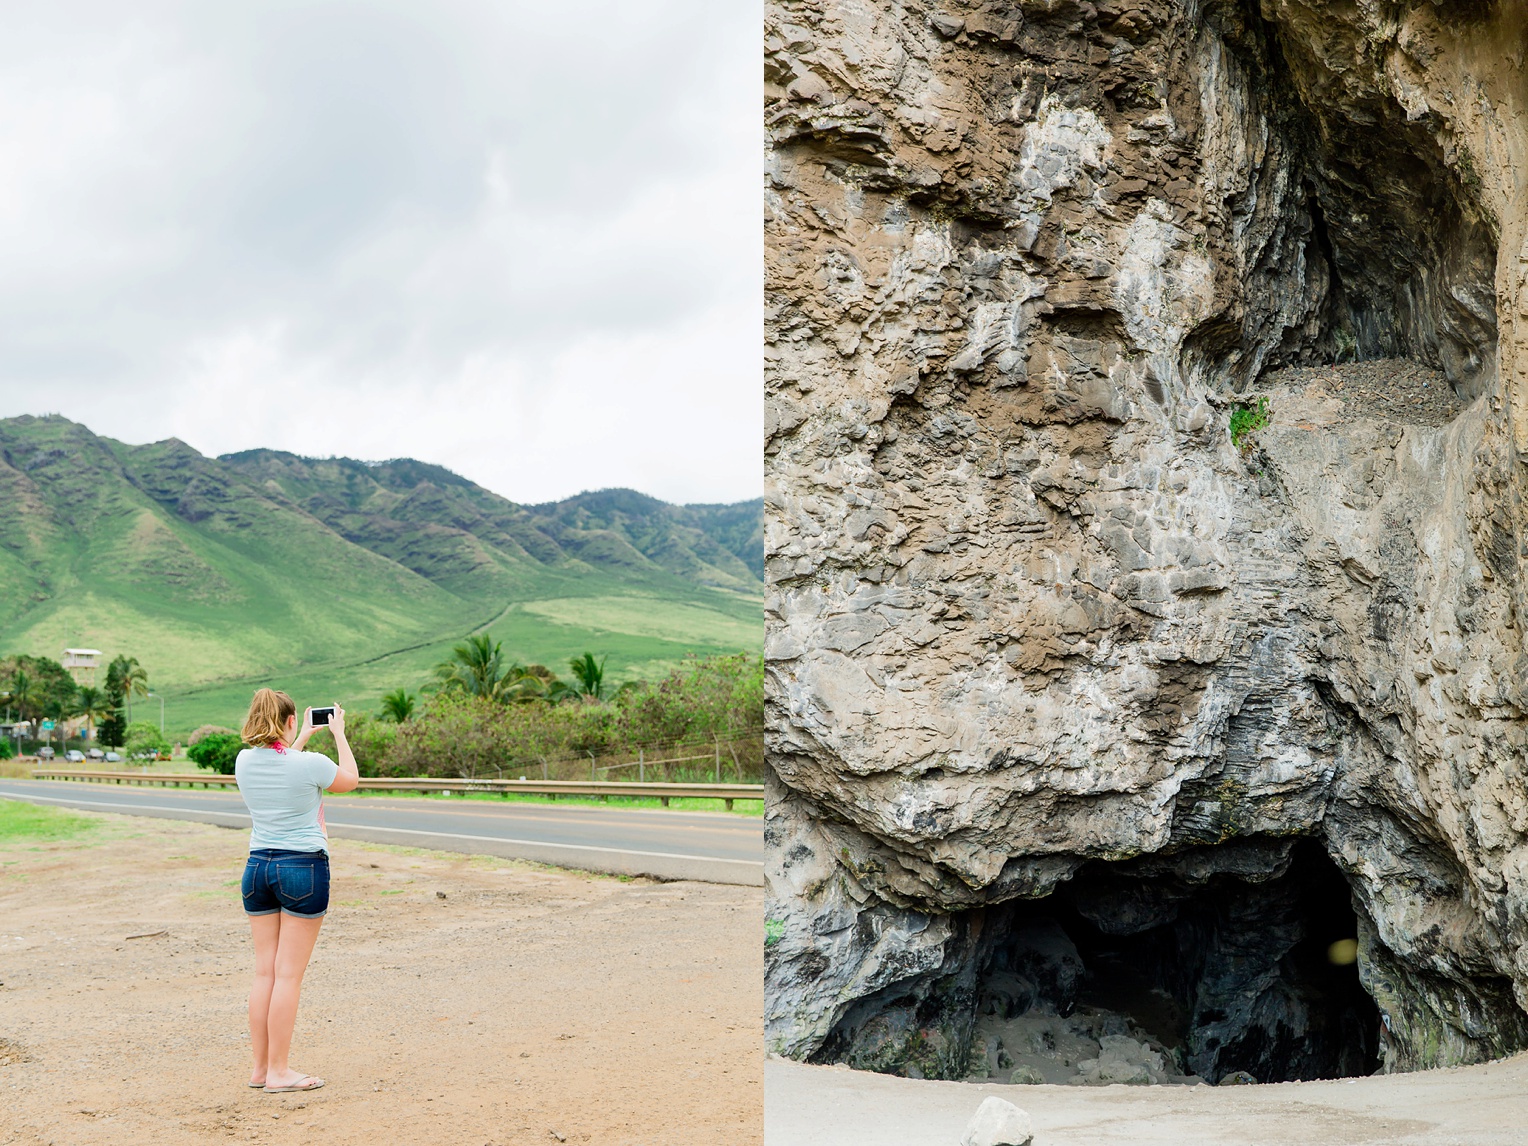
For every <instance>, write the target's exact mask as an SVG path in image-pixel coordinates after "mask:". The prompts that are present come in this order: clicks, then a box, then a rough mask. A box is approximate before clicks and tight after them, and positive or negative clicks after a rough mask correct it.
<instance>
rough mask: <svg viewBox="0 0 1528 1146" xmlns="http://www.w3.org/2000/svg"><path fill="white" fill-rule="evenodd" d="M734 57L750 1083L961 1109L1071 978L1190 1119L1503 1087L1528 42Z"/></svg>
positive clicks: (941, 46)
mask: <svg viewBox="0 0 1528 1146" xmlns="http://www.w3.org/2000/svg"><path fill="white" fill-rule="evenodd" d="M766 47H767V53H768V55H767V65H766V83H767V92H766V94H767V97H768V99H767V108H766V118H767V124H768V132H769V140H770V148H769V160H768V173H767V276H768V287H767V290H768V293H767V332H766V342H767V347H766V355H767V393H768V399H767V403H768V404H767V416H766V429H767V434H768V440H767V446H766V458H767V462H766V466H767V479H768V480H767V498H766V538H765V540H766V554H767V566H766V568H767V578H768V582H769V599H768V614H767V617H768V646H767V648H768V652H767V656H768V662H769V681H770V694H769V728H770V733H769V735H770V741H769V743H770V751H771V761H772V765H773V778H772V781H771V782H772V797H771V802H770V807H769V811H768V819H767V825H766V830H767V833H768V835H767V839H768V842H769V854H770V873H769V877H770V897H771V898H770V909H769V910H770V914H771V917H772V918H773V919H775V920H777V921H779V922H778V924H777V926H776V929H775V931H774V932H773V933H772V934H773V935H778V939H777V941H774V942H772V945H771V946H770V947H769V949H768V964H767V992H766V1006H767V1020H768V1037H769V1041H770V1044H771V1046H772V1048H774V1049H776V1050H778V1051H780V1052H783V1053H785V1054H789V1055H792V1056H796V1057H815V1058H818V1059H836V1060H842V1061H848V1062H851V1063H856V1064H859V1065H865V1066H871V1067H875V1068H877V1069H887V1070H903V1071H906V1072H908V1073H923V1074H933V1075H941V1076H944V1077H956V1076H960V1075H962V1074H964V1073H966V1072H968V1071H970V1070H971V1069H972V1068H973V1062H975V1061H977V1060H978V1059H980V1058H982V1057H983V1055H984V1048H983V1047H982V1046H981V1045H978V1044H980V1042H981V1039H980V1038H978V1028H979V1025H980V1024H981V1023H983V1022H987V1023H989V1025H990V1023H991V1022H993V1021H997V1020H998V1019H1002V1020H1003V1021H1007V1020H1006V1019H1005V1018H1004V1016H1005V1015H1006V1014H1008V1013H1010V1012H1013V1011H1014V1010H1015V1009H1017V1010H1019V1011H1022V1010H1023V1008H1024V1007H1039V1008H1041V1009H1042V1010H1048V1011H1055V1012H1056V1013H1058V1014H1063V1013H1065V1012H1066V1011H1067V1009H1068V1008H1070V1007H1071V1006H1074V1005H1077V1000H1076V999H1075V998H1074V997H1073V996H1071V995H1068V994H1067V990H1066V989H1065V986H1064V984H1060V985H1058V984H1057V983H1055V982H1052V983H1050V986H1047V985H1046V984H1047V982H1049V980H1047V976H1048V975H1049V976H1050V979H1054V978H1055V976H1054V975H1051V973H1050V972H1044V973H1042V972H1041V971H1038V970H1035V968H1036V967H1041V966H1045V967H1049V966H1052V965H1055V966H1063V965H1065V964H1066V963H1067V962H1068V960H1070V959H1072V958H1073V956H1074V955H1075V956H1076V958H1077V960H1078V961H1079V970H1078V972H1077V974H1078V975H1079V976H1081V978H1082V980H1084V981H1089V980H1090V981H1092V982H1093V983H1094V984H1095V987H1097V986H1098V985H1099V983H1100V982H1101V981H1102V980H1104V979H1106V978H1107V977H1108V976H1107V971H1106V968H1105V967H1104V965H1103V964H1100V963H1099V962H1098V961H1099V960H1100V959H1104V960H1105V962H1107V959H1108V958H1115V959H1118V958H1121V957H1125V956H1128V957H1129V958H1131V959H1135V960H1136V961H1137V966H1138V967H1144V968H1155V969H1156V974H1157V981H1156V983H1155V986H1154V988H1153V989H1155V990H1156V991H1158V993H1159V994H1162V995H1163V996H1164V997H1170V998H1171V1000H1172V1002H1173V1003H1174V1005H1175V1006H1176V1007H1177V1008H1178V1009H1179V1010H1180V1011H1181V1012H1182V1017H1183V1021H1182V1030H1181V1031H1180V1032H1179V1033H1180V1035H1181V1049H1182V1052H1183V1054H1184V1056H1185V1060H1186V1061H1185V1062H1184V1063H1183V1064H1180V1066H1184V1067H1191V1068H1192V1069H1193V1070H1194V1071H1195V1072H1196V1073H1198V1074H1200V1075H1202V1076H1203V1077H1207V1078H1209V1079H1210V1080H1211V1081H1216V1080H1218V1079H1220V1078H1224V1077H1227V1076H1230V1075H1232V1074H1234V1073H1235V1072H1236V1071H1238V1070H1243V1071H1248V1072H1250V1073H1251V1074H1253V1075H1255V1076H1257V1077H1260V1078H1265V1079H1266V1078H1268V1077H1307V1076H1311V1075H1314V1074H1323V1073H1351V1072H1354V1071H1358V1070H1367V1069H1373V1068H1374V1066H1375V1065H1376V1064H1378V1065H1379V1066H1380V1067H1381V1068H1382V1069H1389V1070H1396V1069H1413V1068H1419V1067H1428V1066H1435V1065H1441V1064H1446V1063H1458V1062H1468V1061H1475V1060H1480V1059H1485V1058H1489V1057H1493V1056H1498V1055H1501V1054H1504V1053H1507V1052H1510V1051H1512V1050H1515V1049H1517V1048H1519V1047H1522V1046H1525V1045H1528V1012H1525V1007H1528V722H1525V716H1528V658H1525V656H1524V649H1523V643H1524V627H1525V625H1528V612H1525V604H1528V601H1525V590H1528V582H1525V578H1524V570H1525V559H1528V544H1525V540H1528V539H1525V537H1524V533H1523V524H1524V518H1525V510H1524V506H1523V495H1524V492H1525V487H1528V464H1525V463H1528V452H1525V451H1528V243H1525V239H1528V193H1525V192H1528V188H1525V182H1528V119H1525V118H1524V113H1525V106H1524V105H1525V100H1528V72H1525V65H1528V9H1524V8H1523V7H1522V6H1521V5H1518V4H1514V3H1507V2H1505V0H1497V2H1495V3H1493V2H1491V0H1394V2H1390V3H1379V2H1375V0H1356V2H1351V3H1342V4H1336V3H1333V4H1324V3H1315V2H1311V3H1299V2H1295V0H1205V2H1202V3H1195V2H1190V0H1184V2H1180V3H1169V2H1167V0H1101V2H1096V3H1089V2H1080V0H1026V2H1024V3H1021V4H1013V3H983V4H979V3H963V2H961V0H943V2H940V3H918V2H913V0H908V2H905V3H895V2H887V3H862V2H856V0H801V2H790V0H771V2H770V3H769V5H768V7H767V28H766ZM1380 360H1384V361H1385V362H1387V363H1390V364H1391V365H1392V366H1393V369H1388V372H1387V371H1379V372H1376V370H1375V369H1374V367H1375V364H1376V363H1377V362H1379V361H1380ZM1365 371H1367V373H1365ZM1359 374H1362V375H1363V381H1364V385H1363V386H1354V385H1350V382H1351V381H1352V380H1354V379H1356V378H1357V377H1358V375H1359ZM1375 386H1379V387H1380V388H1381V389H1384V390H1385V392H1384V393H1383V394H1382V395H1381V399H1382V400H1379V399H1371V400H1366V399H1365V398H1364V394H1365V393H1370V394H1371V395H1372V392H1373V390H1374V388H1375ZM1365 387H1367V390H1366V389H1365ZM1386 388H1388V389H1386ZM1440 395H1441V396H1440ZM1412 410H1415V411H1416V414H1415V415H1413V414H1411V413H1410V412H1409V411H1412ZM1233 416H1234V417H1235V420H1236V429H1237V432H1236V434H1235V435H1234V439H1235V440H1233V434H1232V421H1233ZM1311 849H1314V852H1312V851H1311ZM1302 857H1303V858H1302ZM1318 861H1319V862H1318ZM1323 880H1324V881H1325V883H1323V882H1322V881H1323ZM1334 885H1335V887H1336V895H1337V901H1338V908H1332V906H1331V902H1330V900H1331V897H1332V895H1333V891H1332V887H1333V886H1334ZM1344 912H1346V913H1347V916H1346V918H1345V919H1344V918H1343V914H1344ZM1048 929H1050V930H1048ZM1344 930H1347V931H1348V932H1349V933H1350V935H1351V937H1352V938H1354V939H1356V940H1357V963H1356V969H1357V975H1356V978H1355V980H1354V982H1355V983H1357V984H1361V987H1362V994H1363V995H1364V996H1366V997H1367V999H1368V1000H1372V1004H1373V1009H1372V1011H1370V1012H1369V1013H1368V1017H1365V1012H1364V1005H1367V1004H1366V1003H1365V1000H1364V999H1362V998H1361V999H1359V1000H1357V1001H1355V1000H1354V999H1352V998H1349V997H1347V996H1346V995H1344V994H1343V992H1344V990H1345V989H1346V988H1345V987H1344V986H1343V985H1342V984H1340V983H1329V982H1326V981H1325V980H1323V979H1321V975H1322V974H1324V972H1321V971H1319V969H1317V967H1316V963H1318V962H1319V959H1317V958H1316V956H1315V954H1313V953H1318V952H1324V951H1326V950H1327V949H1328V943H1329V942H1331V941H1338V940H1341V939H1343V938H1345V936H1344V935H1343V934H1342V932H1343V931H1344ZM1058 933H1059V938H1058V937H1057V935H1058ZM1037 935H1038V936H1040V939H1036V938H1035V937H1036V936H1037ZM1047 936H1048V938H1047ZM1105 938H1107V943H1106V942H1105ZM1036 943H1039V948H1038V949H1037V948H1036V947H1035V944H1036ZM1090 944H1091V946H1090ZM1110 944H1112V946H1110ZM1132 944H1135V945H1136V946H1132ZM1047 945H1048V946H1047ZM1058 945H1059V946H1058ZM1068 945H1070V951H1071V953H1070V954H1068ZM1101 945H1102V946H1101ZM1105 948H1107V950H1105ZM1036 950H1039V952H1040V954H1039V955H1036ZM1332 950H1337V948H1332ZM1090 951H1091V952H1093V954H1092V955H1091V956H1090V954H1089V952H1090ZM1130 952H1135V954H1134V955H1131V954H1130ZM1152 952H1155V954H1152ZM1111 953H1112V954H1111ZM1041 956H1043V958H1042V957H1041ZM1090 958H1092V960H1093V964H1092V965H1091V966H1090V965H1089V960H1090ZM1037 960H1038V961H1037ZM1340 962H1341V960H1340V959H1339V960H1337V963H1332V964H1328V965H1329V966H1335V965H1337V964H1340ZM1026 967H1027V968H1029V970H1025V968H1026ZM1005 977H1006V978H1005ZM1042 980H1044V981H1042ZM1002 983H1007V984H1008V985H1007V986H1006V987H1002V986H1001V984H1002ZM994 984H998V986H994ZM1015 984H1017V985H1015ZM1075 993H1076V992H1073V995H1075ZM1016 998H1018V999H1020V1000H1021V1002H1019V1003H1014V1002H1013V1000H1014V999H1016ZM1005 1000H1006V1001H1005ZM1344 1008H1345V1009H1344ZM999 1012H1001V1013H999ZM994 1015H996V1018H994ZM1365 1024H1370V1025H1369V1026H1366V1025H1365ZM1371 1028H1372V1029H1371ZM1119 1037H1124V1036H1123V1035H1121V1036H1119ZM1309 1039H1315V1040H1316V1042H1320V1043H1322V1045H1323V1046H1326V1048H1327V1049H1326V1051H1323V1052H1321V1053H1320V1054H1316V1052H1312V1053H1311V1054H1310V1055H1305V1056H1304V1057H1303V1058H1302V1055H1301V1052H1300V1051H1299V1049H1298V1048H1299V1047H1300V1046H1301V1045H1302V1044H1303V1042H1304V1041H1308V1040H1309ZM1322 1040H1325V1041H1324V1042H1322ZM1281 1047H1282V1048H1283V1049H1280V1048H1281ZM987 1049H989V1050H990V1047H989V1048H987ZM1313 1056H1314V1057H1313ZM1323 1056H1324V1057H1323ZM1318 1059H1319V1061H1318ZM1254 1067H1255V1069H1254Z"/></svg>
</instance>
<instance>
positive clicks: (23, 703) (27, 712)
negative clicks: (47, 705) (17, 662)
mask: <svg viewBox="0 0 1528 1146" xmlns="http://www.w3.org/2000/svg"><path fill="white" fill-rule="evenodd" d="M6 692H7V694H8V696H9V703H11V704H13V705H15V706H16V715H17V716H18V717H19V718H20V719H22V720H31V719H32V712H33V710H34V709H35V708H36V707H37V701H38V699H39V698H38V690H37V682H36V681H34V680H33V679H32V678H31V677H30V676H28V675H27V674H26V672H25V670H23V669H17V670H16V671H15V672H14V673H12V674H11V683H10V687H9V688H8V689H7V690H6Z"/></svg>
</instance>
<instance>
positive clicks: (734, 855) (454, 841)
mask: <svg viewBox="0 0 1528 1146" xmlns="http://www.w3.org/2000/svg"><path fill="white" fill-rule="evenodd" d="M0 797H11V798H14V799H18V800H28V801H31V802H33V803H38V804H56V805H60V806H65V807H72V808H84V809H87V810H89V811H95V812H121V813H125V814H128V815H138V816H161V817H165V818H168V819H176V820H200V821H201V822H203V823H210V824H221V825H223V826H225V827H240V828H243V827H248V826H249V814H248V812H246V811H245V808H244V800H243V798H242V797H240V796H239V794H238V793H237V792H223V791H205V790H203V791H194V790H186V789H175V788H140V787H135V786H128V785H125V784H124V785H116V784H92V783H82V782H79V781H65V780H0ZM324 818H325V821H326V823H327V824H328V827H329V835H330V837H331V838H334V839H355V840H369V841H371V842H373V843H383V844H406V845H409V846H411V847H422V848H440V849H443V850H445V851H457V852H472V853H476V854H481V855H497V856H509V857H511V858H514V859H528V860H536V861H538V862H540V863H550V864H557V865H559V866H562V867H576V868H584V869H586V870H588V871H604V872H616V873H618V874H623V875H652V876H657V877H659V878H660V879H698V880H704V881H706V882H708V883H739V884H751V885H762V884H763V882H764V863H763V860H764V826H763V822H762V821H761V820H757V819H752V818H746V817H742V816H730V815H724V814H719V813H718V814H713V813H708V812H671V811H660V810H658V809H650V810H649V809H622V808H589V807H579V806H576V805H560V806H559V805H556V804H529V803H512V802H508V801H506V802H504V803H502V804H491V803H488V802H487V801H482V800H462V801H460V802H455V803H453V802H452V801H450V800H425V799H398V798H387V797H378V796H365V797H354V796H328V797H326V798H325V799H324Z"/></svg>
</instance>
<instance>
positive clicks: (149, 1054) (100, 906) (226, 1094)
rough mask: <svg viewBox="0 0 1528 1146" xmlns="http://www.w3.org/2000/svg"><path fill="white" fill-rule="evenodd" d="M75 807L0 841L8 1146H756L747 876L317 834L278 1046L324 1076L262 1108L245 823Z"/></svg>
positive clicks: (753, 910) (757, 1078)
mask: <svg viewBox="0 0 1528 1146" xmlns="http://www.w3.org/2000/svg"><path fill="white" fill-rule="evenodd" d="M94 818H97V819H99V820H101V821H103V822H104V826H103V827H102V828H100V829H99V830H98V831H97V832H95V833H93V834H92V835H91V836H89V837H86V838H85V839H84V840H81V841H77V842H71V843H38V842H36V841H23V842H17V843H10V844H0V1143H4V1144H6V1146H10V1144H13V1143H14V1144H23V1143H24V1144H26V1146H34V1144H37V1146H40V1144H43V1143H55V1144H63V1143H103V1144H104V1143H110V1144H112V1146H118V1144H124V1143H140V1142H142V1143H148V1142H153V1143H156V1144H164V1146H169V1144H174V1143H208V1142H222V1141H247V1142H260V1143H297V1142H323V1143H325V1144H326V1146H330V1144H341V1143H367V1144H369V1146H375V1144H377V1143H379V1142H385V1143H389V1144H392V1143H396V1144H399V1146H402V1144H410V1146H412V1144H415V1143H450V1144H452V1146H463V1144H466V1146H480V1144H492V1146H500V1144H506V1143H538V1144H542V1146H547V1144H552V1146H555V1143H557V1142H560V1141H566V1142H570V1143H571V1142H577V1143H583V1142H598V1143H616V1144H625V1143H631V1144H636V1143H651V1144H654V1146H656V1144H659V1143H661V1144H663V1146H673V1144H682V1143H695V1144H702V1143H703V1144H706V1146H712V1144H715V1143H723V1142H725V1143H728V1144H729V1146H731V1144H748V1143H758V1142H760V1141H761V1139H762V1105H763V1092H762V1072H763V1058H762V1053H761V1051H760V1049H759V1048H760V1046H761V1045H762V1030H761V1020H760V1015H761V1010H762V1000H761V988H760V983H761V981H762V976H763V968H762V940H761V936H762V933H763V927H762V922H761V916H762V904H761V898H760V892H759V891H758V890H757V889H753V888H744V887H723V886H717V885H710V884H700V883H668V884H659V883H652V882H647V881H642V880H636V881H631V882H622V881H620V880H617V879H613V878H604V877H590V876H585V875H580V874H577V873H571V872H563V871H557V870H554V869H547V868H537V867H534V866H532V865H527V864H522V863H516V862H514V861H510V860H499V859H486V858H481V857H469V856H458V855H453V854H450V853H442V852H425V851H419V850H414V849H404V848H394V847H386V846H382V845H374V844H363V843H352V842H347V841H336V842H335V846H334V849H333V853H332V863H333V872H334V892H333V899H332V902H331V908H330V914H329V917H328V919H327V920H326V921H325V924H324V929H323V932H322V934H321V936H320V938H319V942H318V948H317V951H316V953H315V957H314V961H313V963H312V965H311V967H310V968H309V971H308V976H307V979H306V981H305V983H304V989H303V1007H302V1010H301V1012H300V1013H299V1015H298V1023H297V1032H296V1037H295V1039H294V1041H293V1052H292V1064H293V1066H295V1067H297V1068H298V1069H300V1070H304V1071H308V1072H311V1073H313V1074H316V1075H320V1076H322V1077H324V1078H325V1079H327V1080H328V1085H327V1086H325V1087H324V1088H323V1089H321V1090H317V1091H313V1092H311V1093H308V1094H297V1095H280V1096H277V1095H266V1094H263V1093H261V1092H259V1091H255V1090H250V1089H248V1087H247V1086H246V1085H245V1084H246V1082H247V1079H248V1076H249V1051H248V1033H247V1030H246V1020H245V1015H244V1008H245V1000H246V995H247V991H248V984H249V970H250V965H251V954H250V946H249V934H248V928H247V925H246V923H245V920H244V915H243V912H242V910H241V908H240V904H239V899H238V876H239V874H240V871H241V870H242V867H243V861H244V857H245V855H246V854H247V847H248V844H247V839H248V837H247V833H246V832H243V831H231V830H226V829H220V828H216V827H211V826H206V825H201V824H194V823H185V822H180V821H170V820H144V819H137V818H132V817H124V816H107V815H103V816H99V817H94ZM439 892H444V893H445V898H444V899H442V898H440V897H439V895H438V894H437V893H439ZM160 930H164V931H167V932H168V934H166V935H162V936H158V937H154V938H142V939H128V938H127V937H128V936H132V935H137V934H141V933H144V932H154V931H160Z"/></svg>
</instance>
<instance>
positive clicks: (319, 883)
mask: <svg viewBox="0 0 1528 1146" xmlns="http://www.w3.org/2000/svg"><path fill="white" fill-rule="evenodd" d="M328 910H329V853H328V852H289V851H283V850H282V849H280V848H256V849H255V850H254V851H252V852H250V853H249V862H248V863H247V864H245V865H244V911H245V914H247V915H275V914H276V913H277V912H278V911H284V912H286V913H287V914H288V915H295V916H297V917H298V918H300V919H318V918H319V917H321V916H322V915H323V914H324V913H325V912H326V911H328Z"/></svg>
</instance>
